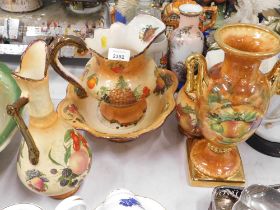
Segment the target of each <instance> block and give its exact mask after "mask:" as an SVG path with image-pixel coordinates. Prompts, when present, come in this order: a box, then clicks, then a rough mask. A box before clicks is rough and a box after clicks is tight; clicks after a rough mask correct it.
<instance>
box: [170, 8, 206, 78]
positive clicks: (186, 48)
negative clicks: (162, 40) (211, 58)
mask: <svg viewBox="0 0 280 210" xmlns="http://www.w3.org/2000/svg"><path fill="white" fill-rule="evenodd" d="M179 10H180V12H181V14H180V24H179V27H178V28H177V29H175V30H174V31H173V32H172V34H171V36H170V39H169V41H170V56H169V58H170V68H171V69H172V71H174V72H176V74H177V76H178V79H179V82H185V81H186V70H185V64H184V62H185V59H186V58H187V57H188V56H189V55H190V54H192V53H202V51H203V44H204V38H203V34H202V32H201V31H200V30H199V28H198V25H199V17H200V15H201V13H202V12H203V8H202V7H201V6H200V5H195V4H184V5H181V6H180V7H179Z"/></svg>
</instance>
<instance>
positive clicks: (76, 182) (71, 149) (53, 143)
mask: <svg viewBox="0 0 280 210" xmlns="http://www.w3.org/2000/svg"><path fill="white" fill-rule="evenodd" d="M48 62H49V56H48V46H47V45H46V43H45V42H44V41H41V40H38V41H35V42H33V43H31V44H30V45H29V46H28V47H27V49H26V51H25V52H24V54H23V55H22V58H21V63H20V67H18V68H17V69H16V71H15V72H14V73H13V77H14V78H15V79H16V82H17V84H18V85H19V87H20V89H21V90H22V95H21V98H20V99H19V100H18V101H17V102H15V103H14V104H13V105H9V106H7V112H8V114H9V115H12V116H14V118H15V120H16V121H17V123H18V126H19V128H20V130H21V133H22V135H23V137H24V140H23V141H22V142H21V145H20V148H19V153H18V159H17V171H18V176H19V178H20V180H21V182H22V183H23V184H24V185H25V187H27V188H28V189H29V190H31V191H33V192H36V193H39V194H42V195H47V196H50V197H53V198H58V199H60V198H65V197H68V196H70V195H72V194H73V193H75V192H76V191H77V190H78V188H79V186H80V185H81V183H82V182H83V180H84V178H85V177H86V175H87V174H88V172H89V169H90V166H91V156H92V153H91V149H90V148H89V145H88V143H87V141H86V139H85V138H84V137H83V136H82V135H81V133H80V132H78V131H77V130H75V129H74V128H73V127H72V126H70V125H69V124H67V123H66V122H64V121H63V120H62V119H61V118H60V117H59V116H58V114H57V113H56V112H55V111H54V106H53V104H52V102H51V98H50V93H49V79H48ZM25 104H27V108H28V113H29V126H28V128H27V126H26V125H25V123H24V121H23V119H22V118H21V116H20V115H19V110H20V108H21V107H23V106H24V105H25ZM71 110H72V111H73V112H74V111H75V106H74V105H73V106H72V107H71ZM76 120H79V119H78V118H77V119H76Z"/></svg>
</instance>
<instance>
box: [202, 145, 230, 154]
mask: <svg viewBox="0 0 280 210" xmlns="http://www.w3.org/2000/svg"><path fill="white" fill-rule="evenodd" d="M207 147H208V148H209V149H210V150H211V151H213V152H215V153H226V152H230V151H231V150H232V148H220V147H216V146H214V145H213V144H210V143H208V144H207Z"/></svg>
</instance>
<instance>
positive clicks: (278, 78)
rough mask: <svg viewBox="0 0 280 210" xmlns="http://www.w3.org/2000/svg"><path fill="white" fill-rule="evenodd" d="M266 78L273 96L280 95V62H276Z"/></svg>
mask: <svg viewBox="0 0 280 210" xmlns="http://www.w3.org/2000/svg"><path fill="white" fill-rule="evenodd" d="M266 77H267V79H268V81H269V84H270V89H271V96H272V95H275V94H278V95H280V60H278V61H277V62H276V64H275V65H274V67H273V68H272V70H271V71H270V72H268V73H267V74H266Z"/></svg>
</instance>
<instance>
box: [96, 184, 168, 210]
mask: <svg viewBox="0 0 280 210" xmlns="http://www.w3.org/2000/svg"><path fill="white" fill-rule="evenodd" d="M128 208H129V209H131V210H165V208H163V207H162V206H161V205H160V204H159V203H157V202H156V201H154V200H152V199H150V198H145V197H141V196H136V195H135V194H133V193H132V192H130V191H128V190H125V189H119V190H115V191H113V192H111V193H110V194H109V195H108V196H107V198H106V200H105V201H104V202H103V204H101V205H100V206H98V207H97V208H96V209H95V210H126V209H128Z"/></svg>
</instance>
